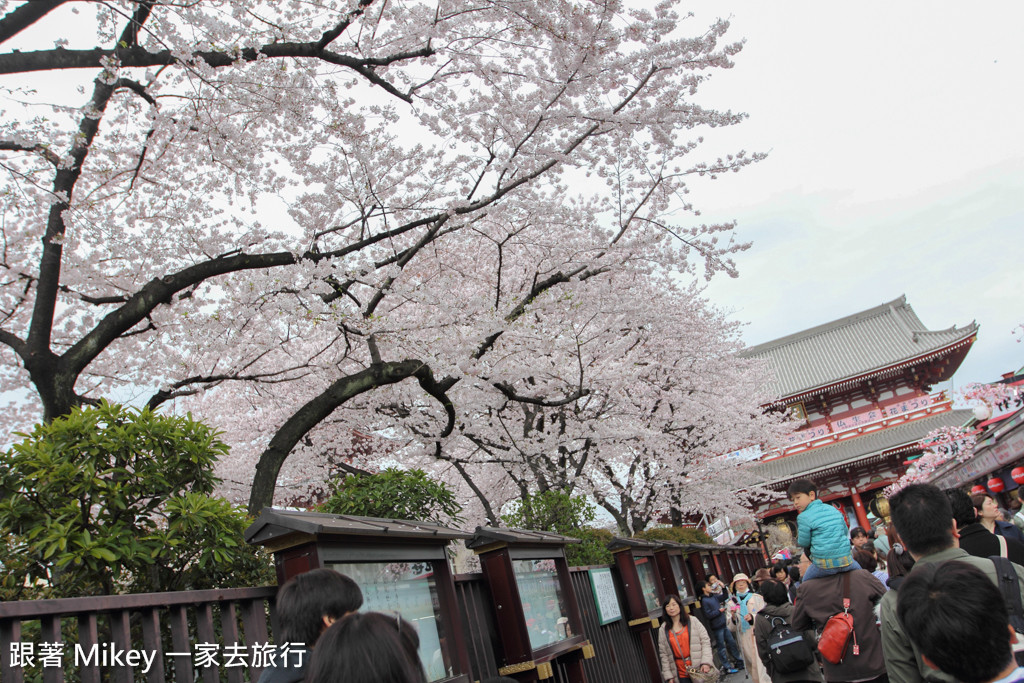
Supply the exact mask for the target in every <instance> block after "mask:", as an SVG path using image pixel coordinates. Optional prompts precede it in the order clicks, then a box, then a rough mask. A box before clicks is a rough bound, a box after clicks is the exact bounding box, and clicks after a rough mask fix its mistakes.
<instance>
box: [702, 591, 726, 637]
mask: <svg viewBox="0 0 1024 683" xmlns="http://www.w3.org/2000/svg"><path fill="white" fill-rule="evenodd" d="M722 599H723V598H720V597H719V596H717V595H714V594H711V595H705V596H703V597H701V599H700V609H701V611H702V612H704V616H705V617H707V618H708V626H709V627H710V628H711V630H712V631H717V630H718V629H720V628H725V613H724V612H719V611H718V610H719V609H721V607H722Z"/></svg>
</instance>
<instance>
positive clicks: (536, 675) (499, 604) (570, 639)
mask: <svg viewBox="0 0 1024 683" xmlns="http://www.w3.org/2000/svg"><path fill="white" fill-rule="evenodd" d="M579 542H580V541H579V540H578V539H575V538H569V537H567V536H561V535H559V534H552V533H548V532H541V531H526V530H522V529H501V528H495V527H478V528H477V530H476V534H475V535H474V536H473V539H472V540H471V541H469V542H468V543H467V544H466V545H467V547H469V548H470V549H472V550H473V551H474V552H475V553H476V554H477V555H478V556H479V557H480V568H481V570H482V571H483V575H484V580H485V581H486V583H487V587H488V591H489V592H490V595H491V600H492V603H493V605H494V609H495V612H496V623H497V628H498V640H499V643H498V652H496V654H497V655H498V659H499V668H498V673H499V675H501V676H516V677H517V678H518V679H519V680H522V681H537V680H544V679H548V678H551V677H552V676H554V667H553V664H554V662H555V660H557V663H558V666H559V669H560V670H561V671H563V672H564V675H565V677H566V678H567V679H568V680H569V681H570V682H579V683H583V681H584V680H585V677H584V674H583V660H584V659H589V658H590V657H593V656H594V648H593V646H592V645H591V644H590V642H589V641H588V640H587V639H586V637H585V636H584V634H583V619H582V616H581V614H580V609H579V605H578V604H577V602H576V594H575V593H574V592H573V590H572V584H571V582H570V579H569V566H568V564H567V563H566V561H565V545H566V544H568V543H579Z"/></svg>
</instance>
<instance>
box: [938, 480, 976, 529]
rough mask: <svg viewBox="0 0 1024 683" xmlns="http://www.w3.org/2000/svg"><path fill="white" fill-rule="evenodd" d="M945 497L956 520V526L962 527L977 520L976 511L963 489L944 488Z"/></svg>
mask: <svg viewBox="0 0 1024 683" xmlns="http://www.w3.org/2000/svg"><path fill="white" fill-rule="evenodd" d="M945 494H946V497H947V498H949V507H950V509H951V510H952V511H953V519H954V520H955V521H956V528H957V529H963V528H964V527H965V526H967V525H968V524H974V523H975V522H977V521H978V515H977V512H975V510H974V504H973V503H972V502H971V497H970V496H969V495H968V494H967V492H966V491H964V490H963V489H946V491H945Z"/></svg>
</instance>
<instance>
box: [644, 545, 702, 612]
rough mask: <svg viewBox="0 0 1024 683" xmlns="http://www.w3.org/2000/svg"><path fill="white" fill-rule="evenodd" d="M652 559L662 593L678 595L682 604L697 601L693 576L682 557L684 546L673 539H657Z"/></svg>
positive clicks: (697, 596) (698, 597)
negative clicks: (656, 568) (656, 546)
mask: <svg viewBox="0 0 1024 683" xmlns="http://www.w3.org/2000/svg"><path fill="white" fill-rule="evenodd" d="M658 546H659V547H658V548H656V549H655V551H654V561H655V564H656V565H657V567H658V575H659V577H660V578H661V590H662V594H663V595H666V596H668V595H678V596H679V599H680V600H682V601H683V604H684V605H689V604H691V603H693V602H697V601H698V600H699V599H700V596H699V595H697V594H696V593H695V591H694V584H693V577H692V576H691V575H690V570H689V568H688V567H687V566H686V560H684V559H683V550H684V548H685V546H684V545H683V544H682V543H676V542H675V541H658Z"/></svg>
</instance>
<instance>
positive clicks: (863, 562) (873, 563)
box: [853, 548, 878, 572]
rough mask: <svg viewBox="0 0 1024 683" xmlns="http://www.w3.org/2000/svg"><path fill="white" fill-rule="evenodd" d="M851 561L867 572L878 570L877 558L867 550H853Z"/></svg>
mask: <svg viewBox="0 0 1024 683" xmlns="http://www.w3.org/2000/svg"><path fill="white" fill-rule="evenodd" d="M853 559H854V560H855V561H856V562H857V564H859V565H860V568H861V569H866V570H868V571H869V572H873V571H875V570H876V569H878V558H877V557H875V553H874V552H870V551H868V550H867V548H854V549H853Z"/></svg>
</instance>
